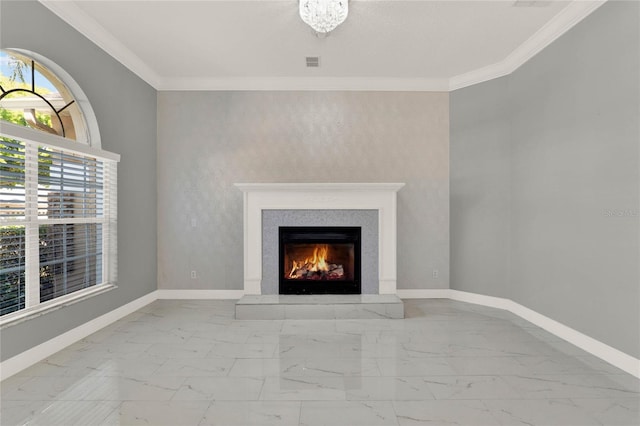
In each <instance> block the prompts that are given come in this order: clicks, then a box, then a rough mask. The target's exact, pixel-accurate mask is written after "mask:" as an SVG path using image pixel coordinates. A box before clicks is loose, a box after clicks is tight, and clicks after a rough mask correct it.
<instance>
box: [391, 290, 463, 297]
mask: <svg viewBox="0 0 640 426" xmlns="http://www.w3.org/2000/svg"><path fill="white" fill-rule="evenodd" d="M450 292H451V290H449V289H448V288H435V289H401V288H399V289H398V290H397V292H396V294H397V295H398V297H399V298H400V299H449V298H450V295H451V293H450Z"/></svg>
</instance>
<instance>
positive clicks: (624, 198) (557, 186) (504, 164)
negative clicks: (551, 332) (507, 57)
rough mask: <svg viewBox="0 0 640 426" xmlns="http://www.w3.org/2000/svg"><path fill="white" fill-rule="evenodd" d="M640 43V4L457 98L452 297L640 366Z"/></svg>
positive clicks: (575, 32) (610, 9)
mask: <svg viewBox="0 0 640 426" xmlns="http://www.w3.org/2000/svg"><path fill="white" fill-rule="evenodd" d="M639 40H640V3H638V2H627V1H624V2H623V1H619V2H618V1H616V2H611V1H610V2H608V3H606V4H605V5H603V6H602V7H600V8H599V9H598V10H596V11H595V12H594V13H593V14H592V15H590V16H589V17H587V18H586V19H585V20H584V21H582V22H581V23H579V24H578V25H577V26H576V27H574V28H573V29H571V30H570V31H569V32H567V33H566V34H565V35H563V36H562V37H560V38H559V39H558V40H556V41H555V42H554V43H553V44H551V45H550V46H549V47H547V48H546V49H544V50H543V51H542V52H540V53H539V54H538V55H536V56H535V57H534V58H532V59H531V60H530V61H529V62H527V63H526V64H524V65H523V66H522V67H520V68H519V69H518V70H517V71H516V72H514V73H513V74H511V75H510V76H508V77H504V78H501V79H499V80H494V81H490V82H487V83H482V84H480V85H477V86H473V87H469V88H465V89H462V90H458V91H455V92H454V93H452V95H451V199H452V209H451V210H452V213H451V227H452V233H451V235H452V239H451V264H452V270H453V271H454V272H453V274H452V280H451V287H452V288H453V289H458V290H465V291H471V292H476V293H482V294H490V295H494V296H499V297H506V298H509V299H512V300H514V301H515V302H518V303H520V304H522V305H524V306H526V307H528V308H531V309H533V310H535V311H537V312H539V313H541V314H543V315H546V316H548V317H550V318H552V319H554V320H556V321H559V322H561V323H563V324H565V325H567V326H569V327H572V328H574V329H576V330H578V331H580V332H582V333H585V334H587V335H588V336H591V337H593V338H595V339H597V340H599V341H601V342H604V343H607V344H609V345H611V346H613V347H614V348H617V349H619V350H621V351H623V352H625V353H627V354H630V355H632V356H634V357H639V356H640V272H639V264H640V249H639V241H640V195H639V194H640V174H639V169H640V159H639V145H640V142H639V141H640V128H639V123H638V121H639V117H640V107H639V105H640V85H639V83H640V66H639V56H640V55H639V52H640V43H639ZM499 271H505V272H502V273H500V272H499ZM506 271H508V273H506Z"/></svg>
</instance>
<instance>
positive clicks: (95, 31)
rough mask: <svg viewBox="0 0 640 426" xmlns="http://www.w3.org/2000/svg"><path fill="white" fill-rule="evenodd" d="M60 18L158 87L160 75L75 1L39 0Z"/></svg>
mask: <svg viewBox="0 0 640 426" xmlns="http://www.w3.org/2000/svg"><path fill="white" fill-rule="evenodd" d="M38 1H39V2H40V3H41V4H42V5H43V6H44V7H46V8H47V9H49V10H50V11H51V12H53V13H54V14H55V15H57V16H58V17H59V18H60V19H62V20H63V21H65V22H66V23H67V24H69V25H71V26H72V27H73V28H75V29H76V30H77V31H78V32H80V34H82V35H84V36H85V37H87V38H88V39H89V40H91V41H92V42H93V43H95V44H96V45H97V46H98V47H100V48H101V49H102V50H104V51H105V52H107V53H108V54H109V55H111V56H112V57H113V58H115V59H116V60H117V61H118V62H120V63H121V64H122V65H124V66H125V67H127V68H128V69H129V70H130V71H131V72H133V73H134V74H136V75H137V76H138V77H140V78H141V79H143V80H144V81H146V82H147V83H148V84H150V85H151V86H153V87H154V88H155V89H158V82H159V80H160V77H159V76H158V74H156V73H155V71H153V70H152V69H151V68H150V67H149V66H148V65H147V64H146V63H145V62H144V61H143V60H142V59H140V58H139V57H138V56H137V55H136V54H135V53H133V52H132V51H131V50H129V48H128V47H127V46H125V45H124V44H122V43H121V42H120V41H119V40H118V39H116V38H115V37H114V36H113V35H112V34H111V33H110V32H109V31H107V30H106V29H105V28H104V27H103V26H102V25H100V24H99V23H98V22H96V20H95V19H93V18H92V17H91V16H89V15H87V14H86V13H85V12H84V11H83V10H82V9H80V8H79V7H78V6H77V5H76V3H75V2H73V1H55V0H38Z"/></svg>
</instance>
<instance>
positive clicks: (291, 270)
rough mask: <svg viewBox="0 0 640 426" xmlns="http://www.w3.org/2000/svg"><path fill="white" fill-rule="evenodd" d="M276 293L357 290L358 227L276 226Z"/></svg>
mask: <svg viewBox="0 0 640 426" xmlns="http://www.w3.org/2000/svg"><path fill="white" fill-rule="evenodd" d="M278 234H279V264H280V266H279V277H280V278H279V293H280V294H361V228H360V227H342V226H341V227H328V226H303V227H301V226H281V227H279V231H278Z"/></svg>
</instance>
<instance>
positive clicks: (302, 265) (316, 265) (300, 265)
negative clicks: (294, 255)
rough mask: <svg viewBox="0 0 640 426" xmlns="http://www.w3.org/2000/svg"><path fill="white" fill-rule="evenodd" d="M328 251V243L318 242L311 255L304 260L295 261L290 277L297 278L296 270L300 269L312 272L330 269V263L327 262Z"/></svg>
mask: <svg viewBox="0 0 640 426" xmlns="http://www.w3.org/2000/svg"><path fill="white" fill-rule="evenodd" d="M328 253H329V246H328V245H327V244H318V245H317V246H315V247H314V249H313V255H312V256H311V257H307V258H306V259H305V260H303V261H296V260H294V261H293V267H292V268H291V272H289V278H296V271H299V270H300V269H304V270H306V271H310V272H319V271H329V265H328V264H327V256H328Z"/></svg>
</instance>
